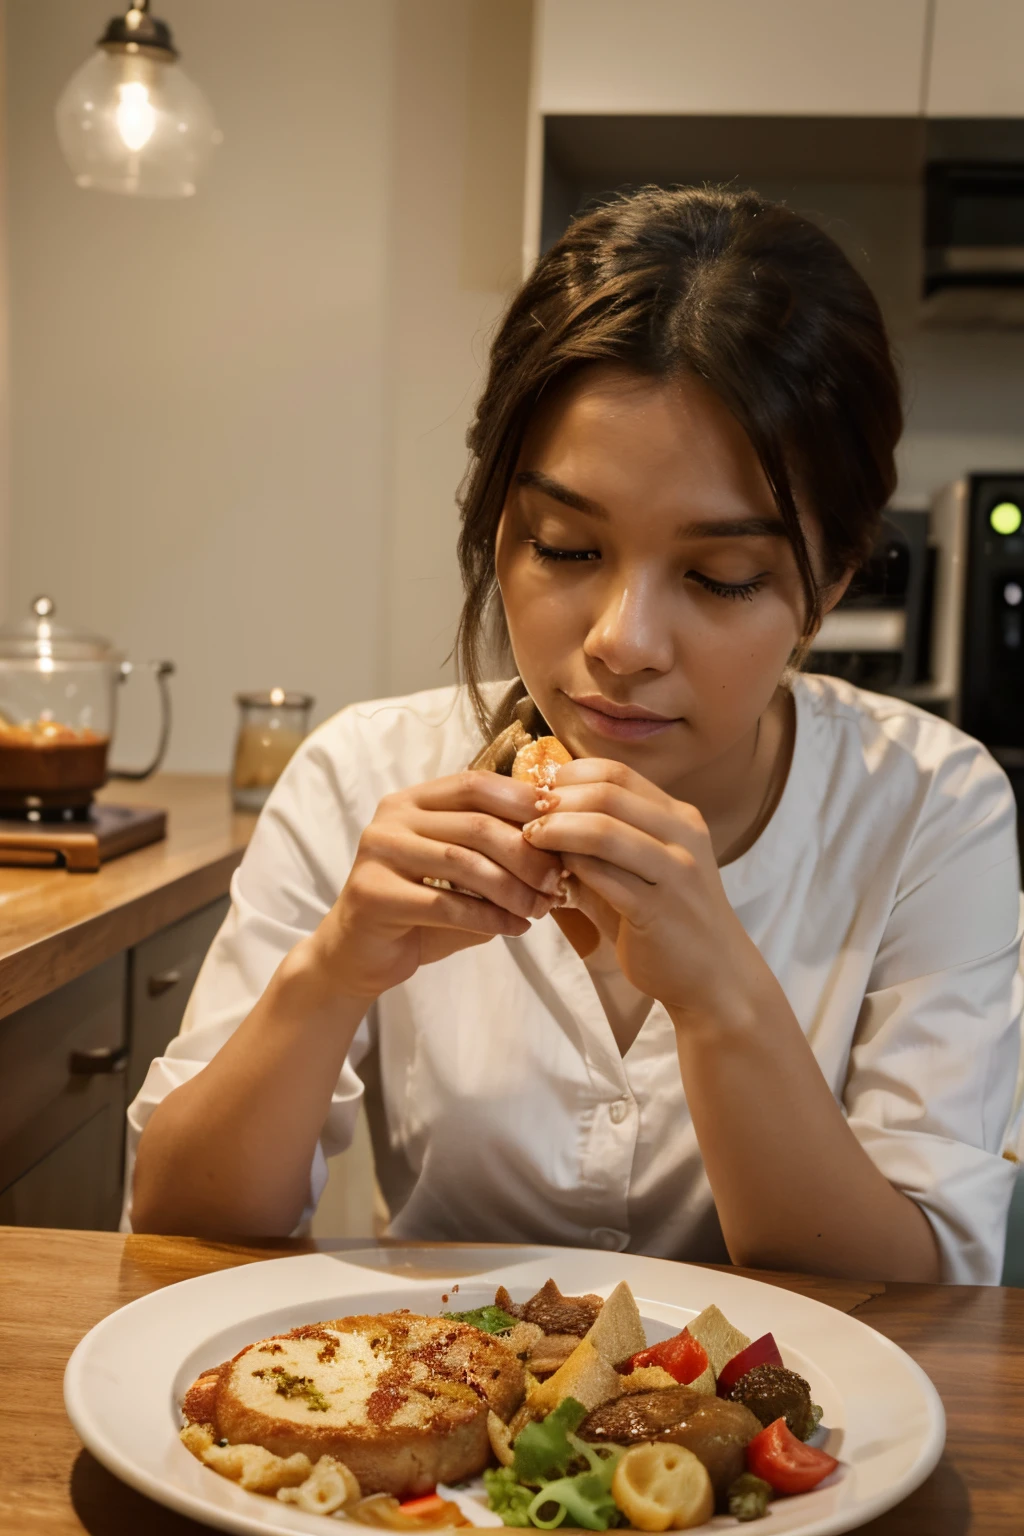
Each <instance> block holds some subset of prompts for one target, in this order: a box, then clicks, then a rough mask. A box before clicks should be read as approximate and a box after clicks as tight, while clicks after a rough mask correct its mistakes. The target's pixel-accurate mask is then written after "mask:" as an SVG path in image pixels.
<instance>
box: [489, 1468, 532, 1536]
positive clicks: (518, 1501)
mask: <svg viewBox="0 0 1024 1536" xmlns="http://www.w3.org/2000/svg"><path fill="white" fill-rule="evenodd" d="M484 1487H485V1488H486V1489H487V1502H488V1504H489V1505H490V1506H491V1508H492V1509H493V1510H494V1511H495V1513H496V1514H499V1515H500V1516H501V1518H502V1520H504V1522H505V1524H506V1525H520V1526H527V1525H529V1524H530V1516H529V1513H528V1511H529V1508H530V1505H531V1503H532V1502H533V1489H532V1488H524V1487H523V1485H522V1483H520V1482H518V1481H517V1479H516V1475H515V1473H514V1472H513V1470H512V1468H511V1467H488V1469H487V1471H486V1472H485V1473H484Z"/></svg>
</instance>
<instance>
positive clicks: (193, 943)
mask: <svg viewBox="0 0 1024 1536" xmlns="http://www.w3.org/2000/svg"><path fill="white" fill-rule="evenodd" d="M230 905H231V903H230V901H229V899H228V898H227V897H226V896H224V897H222V898H221V900H220V901H215V902H212V903H211V904H210V905H209V906H208V907H203V908H202V909H201V910H200V911H199V912H193V913H192V914H191V915H190V916H189V917H183V918H182V919H181V920H180V921H179V922H177V923H172V924H171V926H170V927H169V928H163V929H161V931H160V932H159V933H155V934H154V935H153V936H152V938H149V939H144V940H143V942H142V943H141V944H136V945H135V948H134V949H132V950H131V952H130V953H129V956H128V974H129V982H128V997H129V1012H128V1017H129V1037H130V1046H129V1056H128V1071H127V1083H126V1089H127V1098H128V1103H129V1104H130V1103H131V1101H132V1099H134V1097H135V1095H136V1094H137V1093H138V1091H139V1089H140V1088H141V1087H142V1084H143V1081H144V1080H145V1076H146V1073H147V1072H148V1071H149V1064H150V1062H151V1061H152V1060H153V1058H154V1057H155V1056H162V1055H163V1053H164V1048H165V1047H166V1045H167V1043H168V1041H170V1040H173V1039H174V1037H175V1035H176V1034H177V1033H178V1028H179V1026H180V1024H181V1020H182V1016H183V1014H184V1012H185V1004H186V1003H187V1002H188V999H189V994H190V993H191V991H192V988H193V986H194V984H195V979H196V977H197V976H198V975H199V967H200V966H201V965H202V963H203V960H204V958H205V956H206V951H207V950H208V949H209V947H210V945H211V944H212V943H213V940H214V937H215V936H216V933H217V929H218V928H219V927H220V925H221V923H222V922H223V921H224V919H225V917H226V916H227V913H228V908H229V907H230Z"/></svg>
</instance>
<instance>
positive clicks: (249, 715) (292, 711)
mask: <svg viewBox="0 0 1024 1536" xmlns="http://www.w3.org/2000/svg"><path fill="white" fill-rule="evenodd" d="M235 702H236V703H237V705H238V707H239V710H240V711H241V717H240V719H239V722H238V738H237V740H236V742H235V761H234V766H233V768H232V770H231V797H232V801H233V803H234V806H235V809H236V810H237V811H259V810H261V809H262V808H263V805H264V804H265V802H266V799H267V796H268V795H269V794H270V791H271V790H272V789H273V787H274V785H275V784H276V783H277V781H278V779H279V778H280V777H281V774H282V772H283V771H284V767H285V764H286V763H287V762H288V759H289V758H290V757H291V755H292V753H293V752H294V751H295V749H296V747H297V746H298V745H299V742H300V741H301V740H302V738H303V737H304V736H305V735H306V733H307V731H308V730H309V712H310V710H311V709H312V707H313V700H312V697H311V696H310V695H309V694H308V693H286V692H285V690H284V689H283V688H271V689H270V691H269V693H239V694H236V695H235Z"/></svg>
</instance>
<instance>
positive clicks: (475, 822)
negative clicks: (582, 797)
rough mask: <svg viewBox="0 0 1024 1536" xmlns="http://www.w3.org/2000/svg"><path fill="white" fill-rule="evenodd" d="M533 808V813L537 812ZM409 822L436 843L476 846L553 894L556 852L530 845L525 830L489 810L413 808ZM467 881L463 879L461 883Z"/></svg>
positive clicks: (523, 879)
mask: <svg viewBox="0 0 1024 1536" xmlns="http://www.w3.org/2000/svg"><path fill="white" fill-rule="evenodd" d="M534 814H535V813H534V811H533V809H532V808H531V811H530V816H531V817H532V816H533V815H534ZM408 825H409V826H411V828H412V829H413V831H414V832H416V833H418V834H419V835H420V836H421V837H427V838H432V839H433V840H434V841H435V842H437V843H445V844H449V843H450V844H453V845H459V846H462V847H464V848H468V849H474V850H475V851H476V852H477V853H478V854H482V855H484V856H485V857H486V858H488V859H490V860H492V861H493V862H494V863H495V864H500V865H501V866H502V868H504V869H506V870H508V871H509V873H510V874H512V875H514V876H515V877H516V878H517V879H518V880H521V881H523V883H524V884H525V885H529V886H532V887H533V889H534V890H538V891H543V892H545V893H546V894H548V895H554V894H555V893H556V892H557V890H558V875H559V871H560V869H561V866H560V864H559V862H558V859H557V858H556V857H555V855H554V854H550V853H544V852H542V851H541V850H540V849H539V848H531V847H530V844H529V843H528V842H524V841H523V835H522V831H521V829H520V828H519V827H518V826H513V825H512V824H510V823H509V822H507V821H500V820H499V819H498V817H497V816H491V815H488V813H487V812H486V811H419V810H416V811H413V812H412V814H411V816H410V819H409V822H408ZM465 883H466V882H463V881H460V884H465Z"/></svg>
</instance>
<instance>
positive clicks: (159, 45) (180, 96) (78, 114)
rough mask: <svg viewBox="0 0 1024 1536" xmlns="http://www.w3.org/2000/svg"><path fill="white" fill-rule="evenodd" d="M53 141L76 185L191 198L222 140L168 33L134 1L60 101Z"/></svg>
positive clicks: (143, 1) (144, 3)
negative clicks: (58, 146) (205, 164)
mask: <svg viewBox="0 0 1024 1536" xmlns="http://www.w3.org/2000/svg"><path fill="white" fill-rule="evenodd" d="M56 115H57V137H58V138H59V140H60V147H61V149H62V151H63V153H64V158H65V160H66V161H67V163H68V165H69V166H70V168H71V171H72V174H73V175H74V178H75V181H76V182H77V183H78V185H79V186H80V187H85V188H87V189H89V190H95V191H99V192H120V193H122V194H124V195H127V196H129V197H191V196H192V194H193V193H194V192H195V190H196V183H197V181H198V179H199V175H200V172H201V171H202V167H203V165H204V163H205V161H206V159H207V157H208V155H209V153H210V151H211V149H212V148H213V147H214V145H215V144H219V143H220V141H221V134H220V131H219V129H218V127H217V124H216V121H215V119H214V116H213V112H212V111H211V109H210V105H209V103H208V102H207V100H206V97H205V96H204V95H203V93H202V91H200V89H199V87H198V86H197V85H195V84H194V83H193V81H191V80H190V79H189V77H188V75H186V74H185V72H184V70H183V69H182V68H181V66H180V64H179V63H178V51H177V49H176V48H175V46H174V42H173V39H172V38H171V29H170V27H168V25H167V23H166V22H164V21H159V20H157V18H156V17H155V16H151V15H150V14H149V0H138V3H137V4H135V5H133V6H132V8H131V10H129V11H128V12H127V14H126V15H124V16H115V17H114V18H113V19H112V20H111V22H110V23H109V25H108V26H107V30H106V31H105V32H104V34H103V36H102V37H101V38H100V39H99V42H98V43H97V46H96V52H95V53H94V54H93V55H92V57H91V58H90V59H89V60H88V61H87V62H86V63H85V64H83V65H82V67H81V69H79V70H78V71H77V72H76V73H75V74H74V75H72V77H71V79H70V80H69V81H68V83H67V85H66V86H65V88H64V91H63V93H62V95H61V98H60V100H59V101H58V103H57V114H56Z"/></svg>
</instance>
